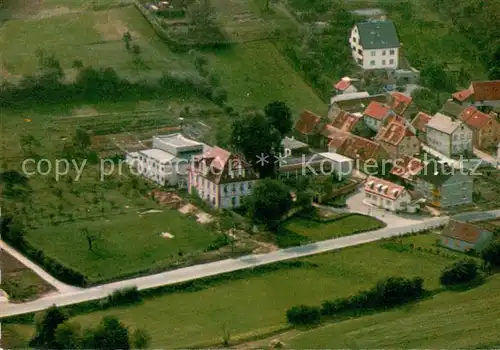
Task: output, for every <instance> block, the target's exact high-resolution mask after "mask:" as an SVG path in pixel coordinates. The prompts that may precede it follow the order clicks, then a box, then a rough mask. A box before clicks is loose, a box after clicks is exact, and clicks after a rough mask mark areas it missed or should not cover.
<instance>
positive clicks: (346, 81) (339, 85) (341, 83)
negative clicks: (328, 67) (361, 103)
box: [335, 78, 352, 91]
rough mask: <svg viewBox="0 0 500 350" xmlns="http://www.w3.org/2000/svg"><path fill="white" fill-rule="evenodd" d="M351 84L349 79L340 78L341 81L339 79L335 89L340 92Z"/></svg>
mask: <svg viewBox="0 0 500 350" xmlns="http://www.w3.org/2000/svg"><path fill="white" fill-rule="evenodd" d="M351 84H352V83H351V80H350V79H347V78H342V79H340V81H339V82H338V83H337V84H335V89H337V90H340V91H344V90H345V89H347V88H348V87H349V86H351Z"/></svg>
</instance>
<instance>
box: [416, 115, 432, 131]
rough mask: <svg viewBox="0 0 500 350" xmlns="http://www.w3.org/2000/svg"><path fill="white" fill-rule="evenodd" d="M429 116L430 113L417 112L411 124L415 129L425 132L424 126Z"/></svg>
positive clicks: (429, 118)
mask: <svg viewBox="0 0 500 350" xmlns="http://www.w3.org/2000/svg"><path fill="white" fill-rule="evenodd" d="M431 118H432V117H431V116H430V115H428V114H426V113H424V112H418V114H417V116H416V117H415V118H414V119H413V120H412V122H411V125H413V126H414V127H415V129H417V130H419V131H421V132H425V127H426V126H427V123H428V122H429V120H431Z"/></svg>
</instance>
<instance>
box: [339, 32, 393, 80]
mask: <svg viewBox="0 0 500 350" xmlns="http://www.w3.org/2000/svg"><path fill="white" fill-rule="evenodd" d="M359 41H360V38H359V32H358V28H357V27H356V26H354V28H353V29H352V31H351V37H350V38H349V44H350V45H351V52H352V57H353V58H354V60H355V61H356V62H357V63H358V64H359V65H360V66H361V67H363V69H365V70H369V69H397V68H398V65H399V48H397V47H395V48H388V49H375V50H368V49H364V48H363V47H362V46H361V44H360V43H359Z"/></svg>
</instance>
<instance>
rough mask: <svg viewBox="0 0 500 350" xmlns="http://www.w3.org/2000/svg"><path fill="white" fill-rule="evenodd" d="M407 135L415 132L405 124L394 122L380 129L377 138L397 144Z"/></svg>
mask: <svg viewBox="0 0 500 350" xmlns="http://www.w3.org/2000/svg"><path fill="white" fill-rule="evenodd" d="M407 136H415V134H413V133H412V132H411V131H410V129H409V128H407V127H406V126H404V125H403V124H400V123H398V122H392V123H390V124H389V125H387V126H386V127H383V128H382V129H380V132H379V133H378V134H377V137H376V140H377V141H381V142H386V143H389V144H391V145H394V146H397V145H399V144H400V143H401V141H403V139H404V138H405V137H407Z"/></svg>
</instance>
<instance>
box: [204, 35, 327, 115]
mask: <svg viewBox="0 0 500 350" xmlns="http://www.w3.org/2000/svg"><path fill="white" fill-rule="evenodd" d="M207 54H208V57H209V67H210V69H211V70H212V72H213V73H215V74H216V75H217V76H219V77H220V79H221V83H222V86H223V87H224V88H225V89H226V90H228V92H229V101H230V103H232V104H234V105H235V106H239V107H242V106H249V105H250V106H251V105H254V106H257V107H259V108H263V107H264V106H265V105H266V104H268V103H269V102H271V101H274V100H281V101H285V102H286V103H287V104H288V105H289V106H290V107H291V108H292V110H293V111H294V112H295V113H298V112H300V111H302V110H303V109H304V108H307V109H311V110H312V111H314V112H316V113H319V114H324V113H326V110H327V105H326V103H325V102H323V101H321V99H320V98H319V97H318V96H317V95H316V93H315V92H314V90H313V89H312V88H311V87H310V86H309V85H307V84H306V83H305V82H304V80H303V79H302V77H301V76H300V75H299V74H298V73H297V72H295V71H294V69H293V68H292V67H291V66H290V64H289V63H288V61H287V60H286V59H285V58H284V57H283V55H282V54H281V53H280V52H279V51H278V49H277V48H276V47H275V46H274V45H273V44H272V43H271V42H269V41H255V42H249V43H245V44H237V45H233V46H232V47H231V48H229V49H219V50H217V51H212V52H207Z"/></svg>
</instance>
